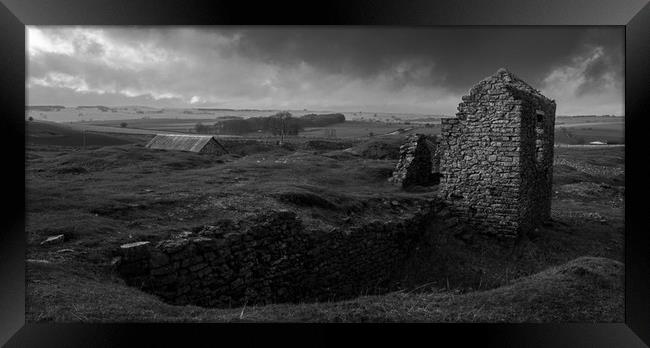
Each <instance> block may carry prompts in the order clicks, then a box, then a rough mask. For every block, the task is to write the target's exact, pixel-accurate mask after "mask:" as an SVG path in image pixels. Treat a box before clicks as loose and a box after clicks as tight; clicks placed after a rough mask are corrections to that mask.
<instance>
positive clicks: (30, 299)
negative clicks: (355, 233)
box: [26, 257, 624, 323]
mask: <svg viewBox="0 0 650 348" xmlns="http://www.w3.org/2000/svg"><path fill="white" fill-rule="evenodd" d="M27 268H28V272H27V274H28V277H29V278H30V279H29V280H30V281H29V282H28V286H27V299H26V303H27V316H26V319H27V321H28V322H43V321H57V322H83V321H89V322H117V321H135V322H139V321H176V322H179V321H180V322H223V321H288V322H296V321H299V322H305V321H306V322H510V323H512V322H536V323H538V322H595V321H597V322H621V321H623V308H624V306H623V291H622V288H623V265H622V264H621V263H620V262H618V261H614V260H610V259H606V258H597V257H581V258H578V259H575V260H572V261H570V262H568V263H566V264H564V265H561V266H558V267H553V268H550V269H547V270H545V271H543V272H540V273H538V274H534V275H532V276H528V277H523V278H520V279H516V280H514V281H513V282H512V283H511V284H510V285H506V286H503V287H500V288H496V289H492V290H487V291H478V292H471V293H466V294H461V293H458V292H456V291H442V290H438V291H431V292H426V293H408V292H396V293H391V294H387V295H384V296H362V297H359V298H357V299H355V300H349V301H341V302H327V303H309V304H305V303H301V304H274V305H267V306H254V307H244V308H231V309H204V308H200V307H195V306H171V305H168V304H165V303H163V302H161V301H160V300H159V299H157V298H156V297H154V296H152V295H148V294H145V293H143V292H140V291H138V290H137V289H134V288H130V287H127V286H125V285H123V284H120V283H119V281H117V280H115V279H111V278H107V277H102V276H100V275H99V274H102V273H101V272H94V273H93V272H90V271H88V272H84V273H79V272H74V271H70V270H68V269H66V268H64V267H62V266H60V265H57V264H56V263H39V262H28V264H27ZM86 268H88V267H86Z"/></svg>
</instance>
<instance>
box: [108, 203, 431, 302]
mask: <svg viewBox="0 0 650 348" xmlns="http://www.w3.org/2000/svg"><path fill="white" fill-rule="evenodd" d="M443 207H444V205H442V204H440V203H439V202H438V201H435V200H434V201H431V202H430V204H429V206H427V207H426V208H421V210H420V211H418V212H417V213H416V214H415V215H414V217H413V218H410V219H407V220H401V221H392V222H380V221H376V222H374V223H369V224H366V225H363V226H359V227H355V228H352V229H351V230H347V231H343V230H334V231H320V230H306V229H305V228H304V227H303V225H302V223H301V221H300V220H299V219H298V218H297V217H296V215H295V213H293V212H288V211H280V212H273V213H269V214H267V215H264V216H262V217H260V218H258V219H257V220H256V221H253V222H252V223H250V224H249V225H248V226H247V227H245V228H243V229H242V227H241V226H238V225H237V224H235V223H233V222H230V221H227V220H226V221H221V222H219V223H217V224H216V225H215V226H208V227H205V228H202V229H201V230H200V231H198V232H196V233H186V234H185V235H182V236H180V237H179V238H175V239H170V240H165V241H162V242H159V243H157V244H156V245H153V244H151V243H148V242H140V243H133V244H129V245H125V246H123V248H121V250H120V257H119V259H118V261H117V262H116V269H117V271H118V272H119V273H120V274H121V275H122V277H123V278H124V279H125V280H126V282H127V284H129V285H132V286H137V287H140V288H141V289H143V290H144V291H146V292H150V293H153V294H155V295H157V296H159V297H160V298H162V299H164V300H165V301H166V302H168V303H172V304H178V305H185V304H194V305H199V306H205V307H227V306H239V305H243V304H244V303H248V304H264V303H278V302H296V301H322V300H334V299H342V298H347V297H355V296H359V294H362V293H364V294H365V293H380V292H383V291H385V290H386V289H388V287H389V285H390V280H391V279H393V278H394V277H395V275H396V274H399V273H400V270H401V267H402V266H403V262H404V260H406V258H407V257H408V256H409V254H410V253H411V250H412V248H413V247H414V246H415V245H417V243H418V240H419V239H420V238H421V237H422V234H423V231H424V230H425V229H426V228H428V227H429V225H430V221H431V219H432V216H434V215H435V214H436V212H438V211H440V210H441V209H443Z"/></svg>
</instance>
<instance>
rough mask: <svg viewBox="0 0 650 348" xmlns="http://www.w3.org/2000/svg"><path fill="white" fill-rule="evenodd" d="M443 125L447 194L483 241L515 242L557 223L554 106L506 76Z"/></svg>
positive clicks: (475, 92)
mask: <svg viewBox="0 0 650 348" xmlns="http://www.w3.org/2000/svg"><path fill="white" fill-rule="evenodd" d="M462 100H463V102H461V103H460V104H459V105H458V113H457V114H456V117H455V118H444V119H442V131H441V137H440V142H439V146H440V152H441V158H440V171H441V175H442V177H441V187H440V193H441V195H442V197H444V198H445V199H446V200H447V201H448V203H449V204H450V205H451V206H452V207H453V209H454V210H455V213H456V214H458V216H459V217H461V218H463V220H466V221H467V223H468V224H469V225H470V226H472V227H473V228H475V229H476V230H478V231H479V232H482V233H487V234H491V235H495V236H497V237H503V238H516V237H518V236H519V235H521V233H525V232H526V231H528V230H530V229H531V228H534V227H535V226H536V225H538V224H540V223H542V222H543V221H544V220H548V219H550V208H551V185H552V174H553V131H554V126H555V102H554V101H553V100H550V99H548V98H547V97H545V96H543V95H542V94H541V93H540V92H539V91H537V90H535V89H534V88H532V87H531V86H529V85H528V84H526V83H525V82H524V81H522V80H521V79H519V78H517V77H516V76H514V75H513V74H512V73H510V72H509V71H507V70H505V69H499V70H498V71H497V72H496V73H495V74H494V75H492V76H490V77H488V78H486V79H484V80H483V81H481V82H479V83H478V84H477V85H476V86H474V87H473V88H472V89H471V90H470V92H469V95H467V96H464V97H463V98H462Z"/></svg>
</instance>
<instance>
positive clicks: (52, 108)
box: [25, 105, 65, 111]
mask: <svg viewBox="0 0 650 348" xmlns="http://www.w3.org/2000/svg"><path fill="white" fill-rule="evenodd" d="M25 109H26V110H28V111H60V110H62V109H65V106H63V105H27V106H25Z"/></svg>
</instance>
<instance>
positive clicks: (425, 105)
mask: <svg viewBox="0 0 650 348" xmlns="http://www.w3.org/2000/svg"><path fill="white" fill-rule="evenodd" d="M623 39H624V33H623V30H622V29H620V28H612V27H609V28H606V27H604V28H588V27H564V28H556V27H547V28H542V27H539V28H526V27H518V28H508V27H502V28H490V27H482V28H481V27H476V28H471V27H459V28H453V27H446V28H445V27H439V28H435V27H434V28H422V27H413V28H388V27H337V28H325V27H282V28H278V27H275V28H273V27H258V28H251V27H228V28H224V27H124V26H122V27H110V26H108V27H46V26H37V27H35V26H28V27H27V46H28V48H27V49H28V52H27V57H28V71H27V86H28V87H27V88H28V103H29V104H30V105H52V104H56V105H66V106H76V105H106V106H117V105H144V106H153V107H219V108H236V109H241V108H256V109H310V110H334V111H374V112H398V113H399V112H404V113H424V114H445V115H453V114H454V113H455V112H456V106H457V105H458V103H459V102H460V101H461V100H460V97H461V96H462V95H464V94H466V93H467V91H468V90H469V89H470V88H471V86H472V85H473V84H475V83H476V82H478V81H480V80H481V79H483V78H484V77H486V76H489V75H491V74H493V73H494V72H496V70H497V69H499V68H500V67H505V68H507V69H509V70H510V71H512V72H513V73H514V74H515V75H517V76H519V77H520V78H522V79H524V80H525V81H527V82H528V83H529V84H530V85H532V86H533V87H535V88H537V89H539V90H541V91H542V93H543V94H545V95H546V96H548V97H549V98H552V99H555V100H556V102H557V114H559V115H567V114H570V115H574V114H614V115H623V114H624V98H623V86H624V77H623V63H624V59H623V58H624V52H623Z"/></svg>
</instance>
